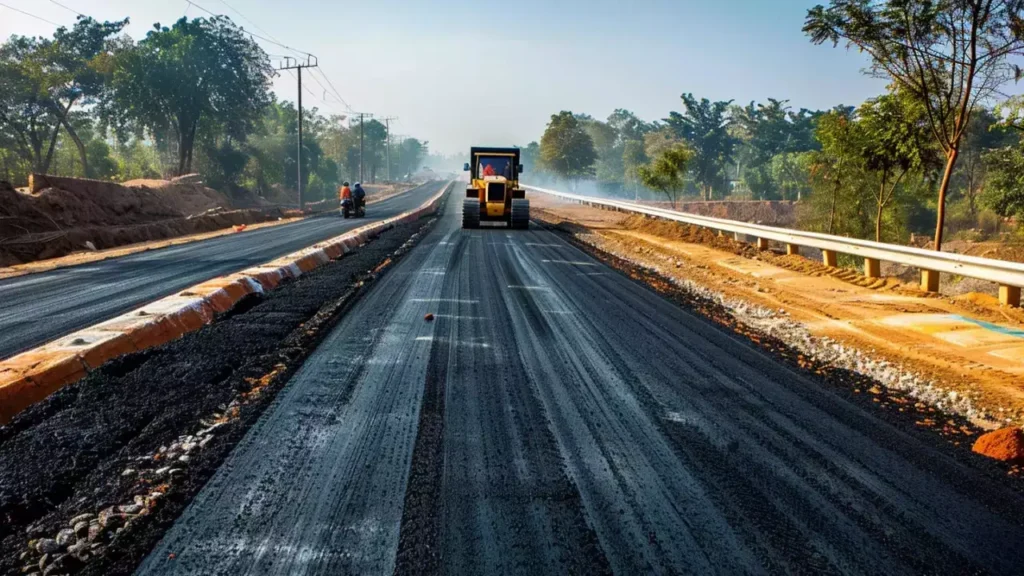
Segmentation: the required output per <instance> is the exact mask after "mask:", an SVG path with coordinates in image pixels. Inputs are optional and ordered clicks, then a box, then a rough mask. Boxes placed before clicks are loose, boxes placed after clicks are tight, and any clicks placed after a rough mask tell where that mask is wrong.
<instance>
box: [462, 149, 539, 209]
mask: <svg viewBox="0 0 1024 576" xmlns="http://www.w3.org/2000/svg"><path fill="white" fill-rule="evenodd" d="M469 154H470V159H471V161H470V162H467V163H466V165H465V166H464V167H463V169H464V170H465V171H466V172H469V173H470V175H469V185H468V186H466V198H465V200H463V202H462V227H463V228H479V227H480V222H507V223H508V226H509V228H523V229H525V228H528V227H529V225H530V201H529V200H527V199H526V191H525V190H523V189H522V188H520V187H519V175H520V174H522V172H523V165H522V164H520V163H519V148H475V147H474V148H470V152H469Z"/></svg>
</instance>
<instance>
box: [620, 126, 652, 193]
mask: <svg viewBox="0 0 1024 576" xmlns="http://www.w3.org/2000/svg"><path fill="white" fill-rule="evenodd" d="M648 162H650V158H648V157H647V152H645V151H644V143H643V141H642V140H629V141H627V142H626V143H625V144H624V145H623V147H622V166H623V168H624V178H625V182H626V184H627V185H629V186H631V187H632V188H633V199H634V200H637V199H638V198H639V195H640V185H641V180H640V167H641V166H644V165H645V164H647V163H648Z"/></svg>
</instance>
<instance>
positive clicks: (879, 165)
mask: <svg viewBox="0 0 1024 576" xmlns="http://www.w3.org/2000/svg"><path fill="white" fill-rule="evenodd" d="M858 116H859V117H860V123H861V125H862V128H863V130H864V133H865V138H864V146H863V147H862V148H861V152H860V153H861V155H862V157H863V158H864V164H865V167H866V168H867V169H868V170H869V171H871V172H873V173H874V174H875V177H876V179H877V188H876V190H875V193H874V199H875V207H876V208H877V214H876V218H875V241H876V242H881V241H882V217H883V212H884V211H885V209H886V207H888V206H889V204H890V202H891V201H892V200H893V198H894V197H895V195H896V192H897V190H898V189H899V187H900V183H901V182H902V181H903V179H904V178H905V177H906V176H907V175H908V174H910V173H911V172H912V171H914V170H921V169H923V168H924V167H926V166H927V164H928V162H929V154H930V150H928V148H927V143H928V141H929V132H928V127H927V120H926V119H925V112H924V109H923V107H922V106H920V104H919V103H918V102H917V101H916V100H914V99H912V98H910V97H907V96H906V95H904V94H902V93H900V92H896V93H894V94H886V95H883V96H879V97H878V98H875V99H873V100H869V101H867V102H866V103H864V105H862V106H861V107H860V110H859V111H858Z"/></svg>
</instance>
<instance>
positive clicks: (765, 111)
mask: <svg viewBox="0 0 1024 576" xmlns="http://www.w3.org/2000/svg"><path fill="white" fill-rule="evenodd" d="M787 103H788V101H787V100H777V99H775V98H769V99H768V102H767V103H766V104H756V103H754V102H751V103H750V104H748V105H747V106H743V107H740V106H733V107H732V109H731V111H730V116H731V118H732V120H733V122H732V124H731V126H730V128H729V130H730V132H731V134H732V135H733V137H734V138H735V139H736V141H737V142H739V146H738V149H737V151H736V154H735V157H736V166H735V168H734V175H735V178H736V179H737V180H742V183H743V185H744V186H745V187H746V188H747V189H749V190H750V192H751V193H752V194H753V196H754V197H756V198H760V199H763V200H767V199H774V198H778V197H779V187H778V184H777V183H776V182H775V180H774V179H773V177H772V167H771V161H772V158H774V157H776V156H778V155H779V154H784V153H788V152H806V151H809V150H816V149H818V148H820V144H819V143H818V142H817V141H816V140H815V139H814V125H815V122H816V119H817V118H818V117H819V116H820V115H821V112H811V111H808V110H805V109H801V110H800V111H798V112H793V111H792V110H791V108H790V107H789V106H788V105H787Z"/></svg>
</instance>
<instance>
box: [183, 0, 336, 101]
mask: <svg viewBox="0 0 1024 576" xmlns="http://www.w3.org/2000/svg"><path fill="white" fill-rule="evenodd" d="M185 1H186V2H188V3H189V4H191V5H193V6H195V7H196V8H199V9H200V10H202V11H204V12H206V13H207V14H210V15H212V16H218V14H214V13H213V12H211V11H209V10H207V9H206V8H203V7H202V6H200V5H198V4H196V3H195V2H192V0H185ZM218 1H219V2H220V3H221V4H223V5H224V6H227V8H228V9H229V10H231V11H232V12H234V13H235V14H237V15H238V17H239V18H241V19H242V20H244V21H246V22H248V23H249V24H250V25H252V26H253V27H254V28H256V29H257V30H259V31H260V32H263V33H264V34H266V35H267V37H263V36H260V35H259V34H254V33H252V32H251V31H248V30H246V31H245V32H246V33H247V34H249V35H250V36H254V37H256V38H259V39H261V40H264V41H266V42H270V43H271V44H275V45H277V46H280V47H282V48H285V49H287V50H291V51H292V52H295V53H296V54H299V55H302V56H313V55H312V54H310V53H309V52H304V51H302V50H298V49H296V48H292V47H291V46H288V45H286V44H282V43H281V42H280V41H278V40H277V38H276V37H274V35H273V34H271V33H270V32H268V31H267V30H266V29H265V28H262V27H260V25H259V24H256V23H255V22H253V21H252V20H251V19H249V18H248V17H247V16H246V15H245V14H242V12H241V11H239V10H238V9H237V8H235V7H234V6H232V5H231V4H228V3H227V2H226V1H225V0H218ZM243 30H244V29H243ZM313 57H314V58H315V56H313ZM317 74H319V75H320V77H321V78H323V79H324V81H325V82H327V85H328V86H330V87H331V92H332V94H333V95H334V96H335V97H336V98H337V99H338V100H339V101H340V102H341V104H342V105H343V106H344V107H345V109H346V110H348V111H349V112H352V106H350V105H349V103H348V102H347V101H346V100H345V98H344V96H342V95H341V92H339V91H338V89H337V88H335V87H334V83H333V82H331V79H330V78H328V77H327V74H325V73H324V72H323V71H322V70H320V69H319V68H313V69H312V70H311V75H310V77H311V78H312V79H313V81H314V82H316V83H317V84H318V85H319V86H320V88H322V89H323V90H324V92H327V87H325V86H324V85H323V84H322V83H321V82H320V81H319V80H317V77H316V76H317Z"/></svg>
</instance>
